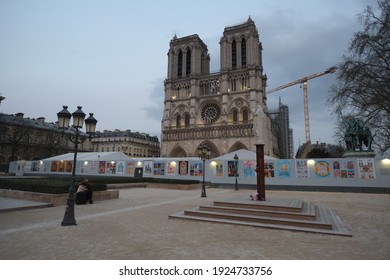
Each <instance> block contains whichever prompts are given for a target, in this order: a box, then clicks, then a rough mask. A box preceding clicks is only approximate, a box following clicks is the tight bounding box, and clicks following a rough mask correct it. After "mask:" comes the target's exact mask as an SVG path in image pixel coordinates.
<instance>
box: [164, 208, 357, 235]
mask: <svg viewBox="0 0 390 280" xmlns="http://www.w3.org/2000/svg"><path fill="white" fill-rule="evenodd" d="M169 218H170V219H179V220H186V221H197V222H209V223H219V224H229V225H237V226H251V227H255V228H265V229H276V230H289V231H297V232H310V233H321V234H330V235H339V236H347V237H351V236H352V234H351V232H344V231H335V230H326V229H318V228H304V227H295V226H286V225H276V224H263V223H251V222H243V221H235V220H226V219H217V218H205V217H196V216H188V215H184V211H183V212H179V213H176V214H173V215H170V216H169Z"/></svg>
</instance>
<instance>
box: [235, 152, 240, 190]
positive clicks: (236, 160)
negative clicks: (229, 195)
mask: <svg viewBox="0 0 390 280" xmlns="http://www.w3.org/2000/svg"><path fill="white" fill-rule="evenodd" d="M238 160H239V158H238V156H237V154H235V155H234V163H235V165H234V169H235V171H236V173H235V176H236V188H235V190H236V191H238V184H237V177H238V176H239V174H238Z"/></svg>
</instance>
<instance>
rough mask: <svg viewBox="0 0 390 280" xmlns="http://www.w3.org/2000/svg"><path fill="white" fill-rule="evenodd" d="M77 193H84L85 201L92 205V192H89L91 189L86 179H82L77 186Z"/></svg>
mask: <svg viewBox="0 0 390 280" xmlns="http://www.w3.org/2000/svg"><path fill="white" fill-rule="evenodd" d="M77 192H85V193H86V195H87V197H86V201H89V203H90V204H93V201H92V195H93V191H92V190H91V187H90V185H89V182H88V179H87V178H84V179H83V181H82V182H81V185H80V186H79V188H78V190H77Z"/></svg>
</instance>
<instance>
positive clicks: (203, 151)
mask: <svg viewBox="0 0 390 280" xmlns="http://www.w3.org/2000/svg"><path fill="white" fill-rule="evenodd" d="M210 155H211V149H210V148H209V147H208V146H206V145H200V146H199V147H198V156H199V157H200V158H201V160H202V161H203V182H202V194H201V196H200V197H207V196H206V182H205V170H206V168H205V165H206V159H209V158H210Z"/></svg>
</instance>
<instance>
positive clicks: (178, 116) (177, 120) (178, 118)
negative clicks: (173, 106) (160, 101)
mask: <svg viewBox="0 0 390 280" xmlns="http://www.w3.org/2000/svg"><path fill="white" fill-rule="evenodd" d="M180 123H181V117H180V115H177V116H176V127H177V128H179V127H180Z"/></svg>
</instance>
